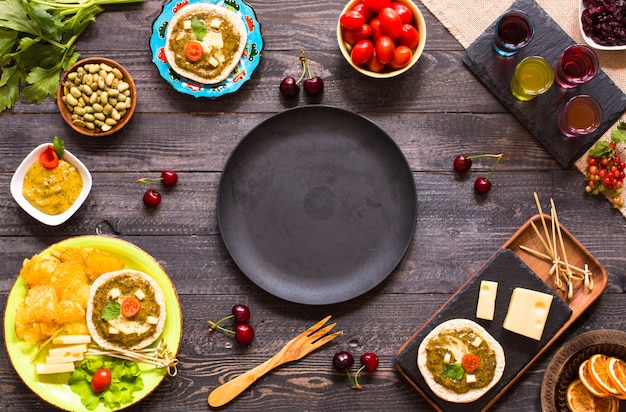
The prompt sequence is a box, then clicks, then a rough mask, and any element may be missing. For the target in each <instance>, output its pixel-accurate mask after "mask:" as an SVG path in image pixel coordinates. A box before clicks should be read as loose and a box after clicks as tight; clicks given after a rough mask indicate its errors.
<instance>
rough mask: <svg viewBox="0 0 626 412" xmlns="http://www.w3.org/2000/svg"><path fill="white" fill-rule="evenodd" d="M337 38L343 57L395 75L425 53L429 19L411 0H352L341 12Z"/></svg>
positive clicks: (370, 72) (368, 70) (372, 71)
mask: <svg viewBox="0 0 626 412" xmlns="http://www.w3.org/2000/svg"><path fill="white" fill-rule="evenodd" d="M337 41H338V43H339V49H340V50H341V54H343V57H345V59H346V61H347V62H348V63H350V65H351V66H352V67H354V69H356V70H357V71H358V72H360V73H362V74H364V75H366V76H370V77H375V78H381V79H384V78H389V77H394V76H398V75H400V74H402V73H404V72H406V71H407V70H409V69H410V68H411V67H413V66H414V65H415V63H416V62H417V61H418V60H419V58H420V56H421V55H422V52H423V51H424V45H425V44H426V23H425V22H424V16H423V15H422V13H421V12H420V10H419V9H418V8H417V6H416V5H415V3H413V2H412V1H410V0H351V1H350V2H349V3H348V4H347V5H346V7H344V9H343V11H342V12H341V15H340V16H339V21H338V22H337Z"/></svg>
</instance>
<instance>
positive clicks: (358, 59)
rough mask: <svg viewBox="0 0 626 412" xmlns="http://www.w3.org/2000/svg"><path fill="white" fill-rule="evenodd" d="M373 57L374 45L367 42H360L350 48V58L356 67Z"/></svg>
mask: <svg viewBox="0 0 626 412" xmlns="http://www.w3.org/2000/svg"><path fill="white" fill-rule="evenodd" d="M373 55H374V45H373V44H372V42H371V41H369V40H361V41H360V42H358V43H357V44H355V45H354V47H353V48H352V52H351V53H350V58H351V59H352V63H354V64H356V65H357V66H360V65H362V64H363V63H365V62H367V61H368V60H369V59H371V58H372V56H373Z"/></svg>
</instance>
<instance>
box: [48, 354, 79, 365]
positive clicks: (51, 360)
mask: <svg viewBox="0 0 626 412" xmlns="http://www.w3.org/2000/svg"><path fill="white" fill-rule="evenodd" d="M83 359H85V355H84V354H82V353H73V354H71V355H67V356H50V355H48V356H46V363H47V364H48V365H57V364H59V363H72V362H76V361H82V360H83Z"/></svg>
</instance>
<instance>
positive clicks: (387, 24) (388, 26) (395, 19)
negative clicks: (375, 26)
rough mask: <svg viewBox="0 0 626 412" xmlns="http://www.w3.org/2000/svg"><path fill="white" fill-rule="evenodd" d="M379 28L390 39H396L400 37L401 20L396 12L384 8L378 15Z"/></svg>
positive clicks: (389, 8)
mask: <svg viewBox="0 0 626 412" xmlns="http://www.w3.org/2000/svg"><path fill="white" fill-rule="evenodd" d="M378 18H379V19H380V26H381V27H382V29H383V31H384V32H385V33H386V34H387V35H388V36H389V37H391V38H392V39H397V38H398V37H400V35H402V20H401V19H400V15H399V14H398V12H397V11H395V10H394V9H392V8H391V7H385V8H384V9H382V10H381V11H380V13H379V14H378Z"/></svg>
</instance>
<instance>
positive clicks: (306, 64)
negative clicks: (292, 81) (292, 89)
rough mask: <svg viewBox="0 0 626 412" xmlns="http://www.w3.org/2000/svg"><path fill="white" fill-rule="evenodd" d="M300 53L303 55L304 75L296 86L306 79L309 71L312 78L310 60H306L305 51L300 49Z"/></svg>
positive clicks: (301, 59) (301, 57) (301, 60)
mask: <svg viewBox="0 0 626 412" xmlns="http://www.w3.org/2000/svg"><path fill="white" fill-rule="evenodd" d="M300 53H301V54H302V55H301V56H300V62H302V74H301V75H300V78H299V79H298V81H297V82H296V84H299V83H300V82H301V81H302V79H304V76H305V75H306V73H307V71H308V73H309V78H311V66H310V65H309V60H308V59H307V58H306V54H305V53H304V49H300Z"/></svg>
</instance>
